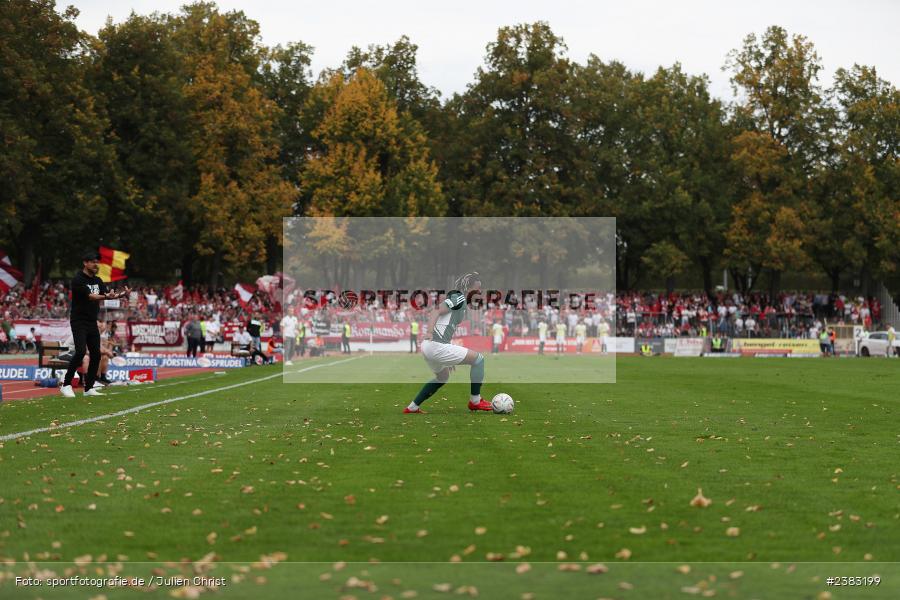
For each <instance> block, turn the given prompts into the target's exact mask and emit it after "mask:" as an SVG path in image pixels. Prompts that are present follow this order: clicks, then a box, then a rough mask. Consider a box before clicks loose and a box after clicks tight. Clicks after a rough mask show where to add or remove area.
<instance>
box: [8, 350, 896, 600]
mask: <svg viewBox="0 0 900 600" xmlns="http://www.w3.org/2000/svg"><path fill="white" fill-rule="evenodd" d="M340 360H344V359H343V358H342V357H330V358H325V359H316V360H315V361H313V360H307V361H302V362H301V361H298V362H297V363H296V366H295V367H293V368H294V369H295V370H300V369H309V368H310V367H313V366H315V367H316V368H315V369H313V371H325V370H327V369H329V368H334V369H346V368H347V367H349V366H351V365H356V367H355V368H358V369H360V370H363V369H375V370H378V369H381V368H384V367H383V366H382V365H378V364H376V362H378V361H386V360H390V358H389V357H379V356H375V357H361V358H359V359H356V360H354V361H352V362H349V363H341V364H339V365H338V364H335V365H334V366H333V367H329V366H327V365H328V364H331V363H337V362H338V361H340ZM369 361H373V362H372V363H370V362H369ZM495 362H499V361H495ZM558 362H560V363H565V358H564V359H562V360H560V361H558ZM318 365H322V366H318ZM491 367H492V362H491V360H490V357H489V358H488V363H487V368H488V373H489V374H490V370H491ZM616 369H617V380H618V383H616V384H614V385H612V384H611V385H602V384H598V385H574V384H572V385H563V384H559V385H548V384H543V385H542V384H503V385H499V384H488V385H487V386H486V387H485V390H484V395H485V396H490V395H493V394H494V393H497V392H499V391H504V392H507V393H509V394H511V395H512V396H513V397H514V398H515V399H516V401H517V406H516V411H515V413H514V414H512V415H509V416H506V417H502V416H499V415H493V414H470V413H469V411H468V410H466V407H465V404H466V400H467V395H468V389H467V386H466V385H463V384H457V385H448V386H445V387H444V388H442V389H441V390H440V391H439V392H438V394H437V395H436V396H435V397H434V398H433V399H432V400H431V401H429V402H428V404H427V405H426V408H427V409H428V410H429V411H430V413H429V414H428V415H402V414H400V411H401V410H402V408H403V406H405V405H406V404H407V403H408V402H409V400H410V399H411V397H412V396H413V395H414V394H415V392H416V390H417V388H418V386H417V385H416V384H389V383H385V384H381V383H378V384H372V385H364V384H345V385H340V384H329V385H324V384H319V385H310V384H285V383H283V381H282V376H281V370H280V368H279V367H258V368H251V369H243V370H239V371H229V372H228V373H227V374H226V375H222V376H212V375H201V376H198V377H196V378H193V379H184V380H168V381H166V382H163V383H160V384H155V385H153V386H141V387H133V388H118V389H117V390H115V391H116V392H117V393H116V395H112V396H107V397H105V398H95V399H91V400H88V399H85V398H83V397H81V396H80V395H79V397H78V398H77V399H75V400H64V399H62V398H61V397H49V398H42V399H36V400H27V401H24V400H23V401H14V402H8V403H4V404H2V405H0V437H3V436H11V435H13V434H16V433H17V432H23V431H28V430H32V429H36V428H46V427H55V426H56V425H59V424H63V423H67V422H71V421H75V420H80V419H85V418H89V417H93V416H98V415H104V414H109V413H111V412H115V411H119V410H122V409H127V408H131V407H137V406H142V405H145V404H149V403H154V402H159V401H162V400H165V399H173V398H183V397H185V396H188V397H187V398H183V399H179V400H177V401H174V402H171V403H168V404H164V405H159V406H154V407H149V408H144V409H142V410H140V411H138V412H134V413H130V414H125V415H120V416H116V417H113V418H109V419H105V420H101V421H97V422H91V423H86V424H83V425H80V426H77V427H68V428H61V427H55V428H54V430H52V431H49V432H44V433H36V434H32V435H30V436H27V437H20V438H18V439H7V440H6V441H3V442H2V447H0V481H2V485H0V568H2V572H0V597H2V598H20V597H21V598H88V597H98V596H100V595H103V596H105V597H107V598H115V597H134V596H135V595H136V594H138V592H136V591H135V590H134V589H126V588H118V589H116V588H108V587H107V588H93V589H91V588H84V587H78V588H74V587H59V588H55V589H51V588H49V587H48V586H46V585H45V586H42V587H24V586H21V585H19V586H17V585H16V584H15V579H14V578H15V577H16V576H20V577H27V576H35V575H37V574H42V575H43V576H45V577H47V576H51V573H52V574H53V575H52V576H58V577H64V576H67V575H77V574H80V575H82V576H92V577H98V576H101V575H103V576H111V575H114V574H123V575H129V576H136V577H143V578H145V587H143V588H141V589H142V591H144V592H146V593H144V594H143V596H141V597H156V596H158V597H170V596H176V597H195V596H196V595H197V594H202V595H203V597H208V596H213V595H214V596H222V595H224V596H227V597H229V598H231V597H236V598H243V597H246V598H250V597H252V598H289V597H290V598H341V597H348V598H349V597H355V598H384V597H391V598H412V597H415V598H432V597H435V598H438V597H447V596H448V594H449V595H450V596H453V597H458V596H466V595H470V596H471V595H474V594H475V593H477V595H478V596H479V597H482V598H522V597H523V594H526V595H525V596H524V597H525V598H528V597H529V596H528V595H527V594H531V596H530V597H533V598H559V597H568V598H598V597H605V598H685V597H690V596H693V595H696V596H698V597H711V596H716V597H726V598H819V597H821V598H825V597H828V596H825V595H823V594H830V595H831V596H830V597H832V598H856V597H859V598H876V597H877V598H896V597H900V563H898V561H900V475H898V473H900V467H898V464H900V461H898V451H900V434H898V431H900V430H898V428H897V415H898V410H897V409H898V402H900V393H898V392H900V361H888V360H875V359H871V360H855V359H848V360H825V359H795V360H788V359H769V360H755V359H741V360H706V359H674V358H651V359H640V358H620V359H618V361H617V365H616ZM242 384H246V385H242ZM230 386H234V387H230ZM220 388H228V389H220ZM698 488H702V489H703V495H704V496H705V497H706V498H708V499H710V500H712V504H710V505H709V506H707V507H705V508H700V507H694V506H691V500H692V498H694V497H695V495H696V494H697V490H698ZM376 561H377V562H376ZM345 563H347V564H345ZM411 563H415V564H411ZM523 565H527V566H523ZM596 565H602V567H601V566H596ZM589 571H601V572H600V573H590V572H589ZM201 574H202V575H205V576H207V577H224V578H225V580H226V581H225V585H218V586H215V585H206V586H203V585H196V586H195V585H178V583H179V582H175V584H173V585H157V583H156V582H155V581H149V583H148V582H147V581H146V580H147V578H149V577H153V576H164V575H165V576H168V577H174V576H182V577H188V579H190V577H193V576H195V575H201ZM838 576H861V577H865V576H870V577H871V576H878V577H880V584H879V585H878V586H877V587H875V586H860V587H849V586H841V587H829V586H828V585H826V578H827V577H838ZM166 583H172V581H171V580H170V581H169V582H166ZM189 583H190V581H189ZM200 583H209V581H204V582H200ZM476 590H477V592H476Z"/></svg>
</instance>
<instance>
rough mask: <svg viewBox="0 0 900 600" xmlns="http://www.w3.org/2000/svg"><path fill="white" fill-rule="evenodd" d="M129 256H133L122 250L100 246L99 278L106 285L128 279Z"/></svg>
mask: <svg viewBox="0 0 900 600" xmlns="http://www.w3.org/2000/svg"><path fill="white" fill-rule="evenodd" d="M129 256H131V255H130V254H128V253H126V252H122V251H121V250H113V249H112V248H107V247H105V246H100V270H99V271H98V272H97V276H98V277H99V278H100V279H102V280H103V281H105V282H106V283H109V282H111V281H119V280H120V279H125V278H127V277H128V276H127V275H125V261H126V260H128V257H129Z"/></svg>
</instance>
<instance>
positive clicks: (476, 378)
mask: <svg viewBox="0 0 900 600" xmlns="http://www.w3.org/2000/svg"><path fill="white" fill-rule="evenodd" d="M478 277H479V276H478V273H466V274H465V275H463V276H462V277H460V278H458V279H457V280H456V283H455V288H456V289H454V290H452V291H451V292H450V293H449V294H447V298H446V299H444V301H443V302H441V304H440V305H439V306H438V307H437V308H436V309H435V310H434V311H433V312H432V314H431V317H430V318H429V319H428V326H427V327H426V329H425V331H426V332H427V333H430V334H431V339H430V340H425V341H424V342H422V356H423V357H424V358H425V362H426V363H427V364H428V368H430V369H431V371H432V372H433V373H434V379H432V380H431V381H429V382H428V383H426V384H425V385H424V386H422V389H421V390H419V393H418V395H417V396H416V398H415V399H414V400H413V401H412V402H410V403H409V406H407V407H406V408H404V409H403V412H404V413H422V412H424V411H423V410H422V409H421V406H422V403H423V402H425V401H426V400H428V399H429V398H430V397H431V396H433V395H434V393H435V392H436V391H438V390H439V389H440V388H441V386H443V385H444V384H445V383H447V380H448V379H449V378H450V372H451V371H453V370H454V369H455V368H456V366H457V365H470V366H471V370H470V371H469V379H470V381H471V388H470V395H469V410H471V411H477V410H484V411H491V410H492V409H491V403H490V402H488V401H486V400H484V399H483V398H482V397H481V382H482V381H484V356H482V355H481V353H480V352H475V351H474V350H469V349H468V348H464V347H463V346H457V345H455V344H451V343H450V340H451V339H452V338H453V333H454V332H455V331H456V327H457V326H458V325H459V324H460V322H462V320H463V319H464V318H465V316H466V295H467V294H468V293H469V292H472V291H477V290H480V289H481V281H480V280H479V278H478Z"/></svg>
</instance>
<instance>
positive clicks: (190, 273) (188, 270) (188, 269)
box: [181, 249, 194, 287]
mask: <svg viewBox="0 0 900 600" xmlns="http://www.w3.org/2000/svg"><path fill="white" fill-rule="evenodd" d="M181 280H182V282H183V283H184V286H185V287H188V286H190V285H192V284H193V283H194V250H193V249H191V250H188V251H187V252H185V253H184V254H183V255H182V256H181Z"/></svg>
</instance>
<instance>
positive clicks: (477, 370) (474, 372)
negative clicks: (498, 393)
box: [463, 350, 493, 411]
mask: <svg viewBox="0 0 900 600" xmlns="http://www.w3.org/2000/svg"><path fill="white" fill-rule="evenodd" d="M463 364H467V365H471V366H472V368H471V370H470V371H469V381H471V388H470V390H469V392H470V395H469V410H473V411H475V410H487V411H490V410H493V409H492V408H491V403H490V402H488V401H487V400H485V399H483V398H482V397H481V384H482V382H483V381H484V356H483V355H482V354H481V353H480V352H475V351H473V350H469V352H468V354H466V358H465V360H464V361H463Z"/></svg>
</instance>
